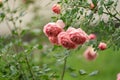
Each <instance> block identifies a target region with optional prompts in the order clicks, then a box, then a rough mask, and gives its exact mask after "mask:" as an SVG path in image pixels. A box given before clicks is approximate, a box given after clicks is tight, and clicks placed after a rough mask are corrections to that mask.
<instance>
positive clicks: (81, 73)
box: [79, 69, 87, 75]
mask: <svg viewBox="0 0 120 80" xmlns="http://www.w3.org/2000/svg"><path fill="white" fill-rule="evenodd" d="M79 73H80V75H85V74H87V72H86V71H85V70H83V69H81V70H80V71H79Z"/></svg>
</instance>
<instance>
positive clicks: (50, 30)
mask: <svg viewBox="0 0 120 80" xmlns="http://www.w3.org/2000/svg"><path fill="white" fill-rule="evenodd" d="M62 31H63V29H62V28H61V27H60V26H59V25H57V24H56V23H52V22H51V23H48V24H46V25H45V26H44V29H43V32H44V33H45V35H46V36H48V37H57V35H58V34H59V33H60V32H62Z"/></svg>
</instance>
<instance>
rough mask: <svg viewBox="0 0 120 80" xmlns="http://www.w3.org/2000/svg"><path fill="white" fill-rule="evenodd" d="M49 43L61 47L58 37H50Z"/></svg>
mask: <svg viewBox="0 0 120 80" xmlns="http://www.w3.org/2000/svg"><path fill="white" fill-rule="evenodd" d="M49 41H50V42H51V43H52V44H54V45H59V43H58V38H57V37H49Z"/></svg>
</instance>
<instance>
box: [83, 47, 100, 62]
mask: <svg viewBox="0 0 120 80" xmlns="http://www.w3.org/2000/svg"><path fill="white" fill-rule="evenodd" d="M83 55H84V57H85V59H87V60H89V61H91V60H94V59H95V58H96V57H97V55H98V54H97V53H96V51H94V48H93V47H92V46H89V47H88V48H87V49H86V51H85V52H84V54H83Z"/></svg>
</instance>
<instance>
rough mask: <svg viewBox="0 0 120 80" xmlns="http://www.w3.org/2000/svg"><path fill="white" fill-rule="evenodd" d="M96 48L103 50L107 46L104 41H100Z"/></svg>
mask: <svg viewBox="0 0 120 80" xmlns="http://www.w3.org/2000/svg"><path fill="white" fill-rule="evenodd" d="M98 48H99V49H100V50H105V49H106V48H107V44H106V43H104V42H100V44H99V45H98Z"/></svg>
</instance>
